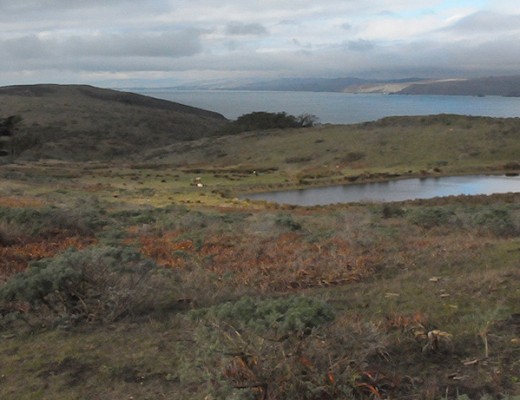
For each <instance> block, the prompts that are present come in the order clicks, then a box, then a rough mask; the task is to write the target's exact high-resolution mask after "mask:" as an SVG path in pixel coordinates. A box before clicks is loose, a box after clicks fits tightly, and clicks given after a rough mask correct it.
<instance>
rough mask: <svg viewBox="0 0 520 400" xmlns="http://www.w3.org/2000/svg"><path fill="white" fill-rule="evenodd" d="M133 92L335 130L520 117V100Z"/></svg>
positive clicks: (229, 114) (231, 114) (227, 113)
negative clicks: (413, 120)
mask: <svg viewBox="0 0 520 400" xmlns="http://www.w3.org/2000/svg"><path fill="white" fill-rule="evenodd" d="M132 91H133V92H135V93H139V94H144V95H147V96H152V97H156V98H160V99H165V100H170V101H175V102H177V103H182V104H186V105H190V106H193V107H199V108H203V109H206V110H210V111H215V112H218V113H220V114H222V115H224V116H225V117H226V118H228V119H236V118H237V117H239V116H240V115H243V114H247V113H250V112H253V111H266V112H282V111H283V112H287V113H288V114H292V115H301V114H313V115H315V116H317V117H318V118H319V121H320V122H321V123H330V124H353V123H359V122H366V121H373V120H377V119H380V118H383V117H388V116H399V115H433V114H460V115H473V116H488V117H520V97H499V96H485V97H473V96H423V95H413V96H412V95H408V96H407V95H386V94H350V93H329V92H326V93H325V92H279V91H234V90H172V89H133V90H132Z"/></svg>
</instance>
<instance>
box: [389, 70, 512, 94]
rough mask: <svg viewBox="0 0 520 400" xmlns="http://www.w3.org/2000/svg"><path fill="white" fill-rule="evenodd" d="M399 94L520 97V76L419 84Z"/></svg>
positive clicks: (410, 86)
mask: <svg viewBox="0 0 520 400" xmlns="http://www.w3.org/2000/svg"><path fill="white" fill-rule="evenodd" d="M397 94H430V95H460V96H508V97H519V96H520V75H518V76H502V77H487V78H475V79H461V80H446V81H438V82H431V83H417V84H412V85H409V86H407V87H406V88H404V89H402V90H400V91H398V92H397Z"/></svg>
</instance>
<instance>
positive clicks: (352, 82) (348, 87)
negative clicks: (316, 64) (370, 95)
mask: <svg viewBox="0 0 520 400" xmlns="http://www.w3.org/2000/svg"><path fill="white" fill-rule="evenodd" d="M418 81H420V79H419V78H407V79H398V80H388V81H387V80H375V79H370V80H369V79H360V78H351V77H347V78H282V79H275V80H271V81H262V82H254V83H247V84H241V85H223V84H222V83H220V84H219V86H218V88H219V89H228V90H272V91H289V92H353V93H354V92H355V93H357V92H364V91H369V92H375V91H376V90H370V89H369V90H365V89H366V88H372V87H378V88H379V89H378V90H377V91H380V90H381V91H383V89H381V88H382V86H384V85H387V84H388V85H394V84H397V85H398V87H399V89H402V88H403V87H404V86H406V85H409V84H411V83H415V82H418ZM403 84H404V86H403ZM179 89H211V87H209V88H208V87H202V88H201V87H189V86H182V87H179ZM399 89H396V90H399ZM396 90H393V91H396Z"/></svg>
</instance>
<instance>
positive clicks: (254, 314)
mask: <svg viewBox="0 0 520 400" xmlns="http://www.w3.org/2000/svg"><path fill="white" fill-rule="evenodd" d="M192 315H193V316H194V317H197V316H202V315H205V316H206V317H210V318H215V319H217V320H220V321H226V322H227V323H229V324H231V325H232V326H234V327H235V328H237V329H251V330H253V331H255V332H257V333H260V334H265V333H275V334H278V335H287V334H290V333H297V334H309V333H310V332H311V331H312V329H314V328H316V327H319V326H320V325H323V324H325V323H327V322H330V321H332V320H333V319H334V313H333V311H332V307H331V306H330V305H328V304H327V303H324V302H322V301H319V300H316V299H313V298H311V297H303V296H292V297H287V298H279V299H267V300H261V301H257V300H256V301H255V300H254V299H252V298H251V297H243V298H242V299H240V300H239V301H237V302H234V303H224V304H221V305H218V306H214V307H211V308H209V309H207V310H203V311H202V312H201V311H198V312H193V314H192Z"/></svg>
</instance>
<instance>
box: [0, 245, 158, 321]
mask: <svg viewBox="0 0 520 400" xmlns="http://www.w3.org/2000/svg"><path fill="white" fill-rule="evenodd" d="M154 267H155V265H154V264H153V263H151V262H150V261H148V260H145V259H143V258H142V256H141V255H140V254H139V253H137V252H135V251H133V250H131V249H128V248H113V247H92V248H89V249H87V250H83V251H77V250H74V249H71V250H68V251H66V252H65V253H63V254H61V255H59V256H57V257H54V258H49V259H43V260H39V261H36V262H33V263H31V264H30V266H29V268H28V269H27V270H26V271H24V272H22V273H20V274H18V275H15V276H14V277H12V278H11V279H10V280H9V281H7V283H6V284H5V285H4V286H3V287H2V288H1V289H0V301H2V302H4V303H14V302H27V303H29V304H30V305H31V309H32V311H33V312H34V313H38V312H41V313H42V315H43V314H45V313H46V312H47V313H48V312H50V314H51V315H53V316H54V317H55V320H57V321H59V322H66V323H71V322H77V321H113V320H115V319H118V318H120V317H121V316H123V315H126V314H128V313H131V312H132V310H133V309H134V308H135V307H136V306H137V305H138V304H139V303H140V301H142V297H143V296H144V292H145V289H146V285H145V282H146V280H147V278H148V277H149V276H150V272H151V271H152V270H153V269H154Z"/></svg>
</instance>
